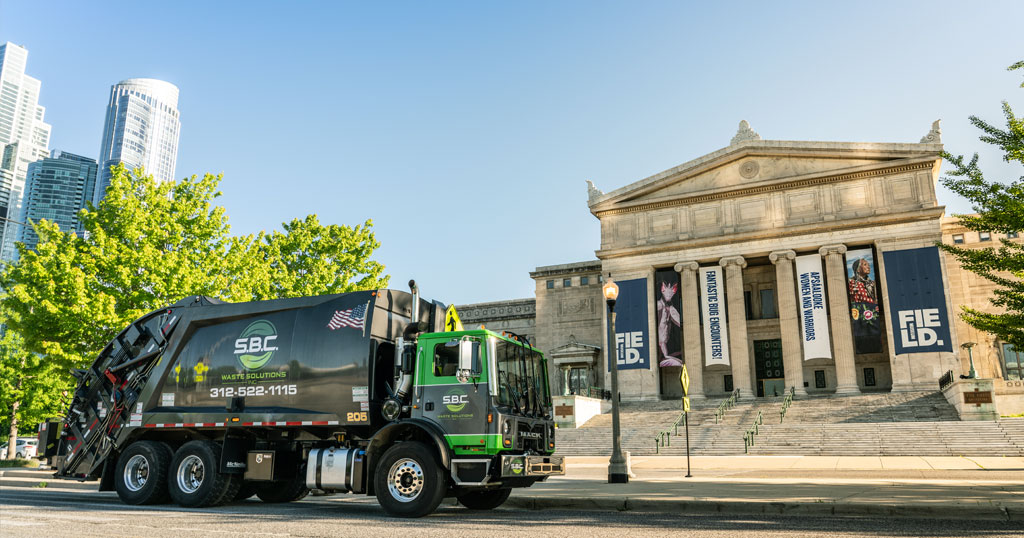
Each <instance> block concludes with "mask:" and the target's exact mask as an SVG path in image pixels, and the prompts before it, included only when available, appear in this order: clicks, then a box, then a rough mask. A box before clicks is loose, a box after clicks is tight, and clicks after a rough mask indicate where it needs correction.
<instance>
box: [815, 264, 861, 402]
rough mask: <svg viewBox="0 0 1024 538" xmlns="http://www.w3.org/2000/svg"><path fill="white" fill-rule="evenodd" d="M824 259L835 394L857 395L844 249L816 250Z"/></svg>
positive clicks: (858, 390) (858, 389) (858, 391)
mask: <svg viewBox="0 0 1024 538" xmlns="http://www.w3.org/2000/svg"><path fill="white" fill-rule="evenodd" d="M818 253H819V254H821V256H822V257H823V258H825V273H826V274H827V275H828V302H829V306H830V309H831V310H830V312H829V314H830V315H829V318H830V319H831V322H832V350H833V351H834V353H835V362H836V394H859V393H860V388H859V387H858V386H857V372H856V370H855V367H854V364H853V330H852V329H851V328H850V317H849V316H850V314H849V312H850V303H849V301H848V300H847V297H846V262H845V261H844V259H843V254H845V253H846V245H842V244H838V245H826V246H823V247H821V248H820V249H818Z"/></svg>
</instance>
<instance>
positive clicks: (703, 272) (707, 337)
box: [698, 267, 729, 366]
mask: <svg viewBox="0 0 1024 538" xmlns="http://www.w3.org/2000/svg"><path fill="white" fill-rule="evenodd" d="M722 272H723V271H722V268H721V267H701V268H700V270H699V271H698V275H699V276H700V315H701V319H702V320H703V322H704V363H705V364H707V365H708V366H713V365H715V364H724V365H726V366H728V365H729V328H728V327H727V326H726V325H727V324H726V321H725V308H726V306H725V278H724V277H723V275H722Z"/></svg>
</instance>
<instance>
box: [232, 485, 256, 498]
mask: <svg viewBox="0 0 1024 538" xmlns="http://www.w3.org/2000/svg"><path fill="white" fill-rule="evenodd" d="M253 495H256V484H254V483H252V482H243V483H242V485H241V486H240V487H239V488H238V493H236V494H235V497H234V499H233V500H234V501H244V500H246V499H248V498H249V497H252V496H253Z"/></svg>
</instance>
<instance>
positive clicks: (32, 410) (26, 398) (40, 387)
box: [0, 331, 73, 459]
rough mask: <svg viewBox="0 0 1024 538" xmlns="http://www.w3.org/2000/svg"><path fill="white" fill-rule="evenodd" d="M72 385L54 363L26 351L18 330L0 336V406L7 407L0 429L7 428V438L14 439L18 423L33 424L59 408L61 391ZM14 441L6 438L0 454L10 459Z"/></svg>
mask: <svg viewBox="0 0 1024 538" xmlns="http://www.w3.org/2000/svg"><path fill="white" fill-rule="evenodd" d="M71 388H73V387H71V386H70V383H69V380H68V379H67V378H66V377H65V376H61V375H60V374H59V373H58V372H55V371H54V363H52V362H50V361H47V360H45V359H44V358H43V357H41V356H39V355H36V354H34V353H28V352H26V351H25V346H24V342H22V341H21V337H20V336H18V334H17V333H15V332H12V331H7V332H6V333H5V334H4V335H3V337H2V338H0V409H7V410H8V411H9V412H7V413H4V414H3V416H2V417H0V431H6V432H7V434H8V441H11V440H15V439H17V437H18V429H19V426H22V425H23V426H26V427H28V426H32V427H33V428H34V427H35V424H36V423H38V422H41V421H43V420H45V419H46V418H47V417H51V416H53V415H54V414H56V413H57V412H58V411H60V407H61V399H60V398H61V395H62V392H63V391H65V390H68V389H71ZM16 444H17V443H14V442H9V443H8V450H7V453H6V454H0V457H2V458H7V459H13V458H14V457H15V455H16V454H17V453H16V452H15V450H16Z"/></svg>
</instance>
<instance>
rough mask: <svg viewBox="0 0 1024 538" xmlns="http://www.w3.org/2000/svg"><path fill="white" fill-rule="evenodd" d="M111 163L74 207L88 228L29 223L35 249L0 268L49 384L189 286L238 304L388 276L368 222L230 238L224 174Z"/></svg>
mask: <svg viewBox="0 0 1024 538" xmlns="http://www.w3.org/2000/svg"><path fill="white" fill-rule="evenodd" d="M112 172H113V176H112V177H111V183H110V187H109V188H108V190H107V193H106V196H105V197H104V198H103V200H102V201H101V202H100V204H99V207H93V206H92V205H90V206H89V207H88V208H86V209H84V210H82V212H81V213H80V219H81V221H82V223H83V228H84V229H85V232H86V233H85V234H75V233H71V232H68V233H65V232H62V231H61V230H60V229H59V228H58V227H57V225H56V224H54V223H52V222H47V221H45V220H44V221H40V222H38V223H33V226H34V229H35V231H36V234H37V235H38V237H39V242H38V244H37V246H36V250H34V251H33V250H28V249H25V248H24V247H23V246H19V253H20V258H19V260H18V261H17V262H14V263H12V264H10V265H8V266H7V267H5V268H4V270H3V273H2V274H0V287H2V288H3V290H5V295H4V296H3V297H2V299H0V300H2V306H3V310H4V311H5V312H6V313H7V317H8V319H7V326H8V328H9V329H10V330H11V331H13V332H14V333H16V334H17V335H20V337H21V338H22V339H23V342H24V350H26V351H28V352H32V353H38V354H40V355H41V356H43V357H44V358H45V360H46V361H48V362H49V363H51V364H53V365H55V367H56V368H57V369H58V370H59V371H60V372H61V373H60V375H59V376H58V378H59V381H58V382H55V383H54V387H53V389H52V390H51V392H52V391H53V390H58V389H59V390H63V388H62V387H64V386H65V384H66V380H67V377H68V376H67V371H68V369H70V368H80V367H82V366H84V365H87V364H89V363H90V362H91V361H92V360H93V359H94V358H95V356H96V355H97V354H98V353H99V351H100V350H101V349H102V348H103V346H104V345H106V344H107V343H108V342H109V341H110V340H111V339H112V338H113V337H114V336H115V335H116V334H117V333H118V332H119V331H121V330H122V329H123V328H124V327H125V326H127V325H128V323H130V322H131V321H132V320H134V319H136V318H138V317H139V316H141V315H142V314H144V313H146V312H150V311H152V310H155V309H158V308H162V307H164V306H166V305H168V304H171V303H173V302H176V301H178V300H179V299H181V298H183V297H186V296H189V295H207V296H211V297H217V298H220V299H224V300H227V301H233V302H239V301H250V300H260V299H271V298H275V299H276V298H284V297H297V296H303V295H317V294H326V293H340V292H347V291H354V290H360V289H377V288H383V287H386V286H387V283H388V277H387V276H385V275H384V274H383V273H384V266H383V265H381V264H380V263H378V262H375V261H372V260H371V259H370V257H371V256H372V254H373V252H374V250H375V249H377V248H378V247H379V246H380V243H378V242H377V240H376V239H375V238H374V235H373V232H372V227H373V223H372V222H371V221H369V220H368V221H366V222H365V223H363V224H362V225H359V226H356V227H354V228H353V227H349V226H339V225H323V224H321V223H320V222H319V220H318V219H317V217H316V215H310V216H307V217H306V218H305V219H301V220H300V219H296V220H293V221H291V222H289V223H286V224H284V226H283V228H284V230H283V231H282V232H276V231H275V232H272V233H269V234H268V233H264V232H260V233H259V234H255V235H246V236H232V235H231V234H230V227H229V226H228V219H227V215H226V213H225V210H224V208H223V207H219V206H217V205H215V200H216V198H217V197H219V196H220V192H219V191H218V190H217V187H218V184H219V182H220V179H221V177H220V176H214V175H210V174H207V175H205V176H203V177H202V178H198V177H196V176H192V177H191V178H186V179H183V180H181V181H168V182H156V181H155V180H154V179H153V177H152V176H148V175H145V174H144V173H143V172H142V171H141V170H135V171H131V172H130V171H128V170H127V169H125V168H124V166H123V165H119V166H116V167H114V168H113V169H112ZM5 405H7V404H6V403H5ZM5 414H7V413H5Z"/></svg>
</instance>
